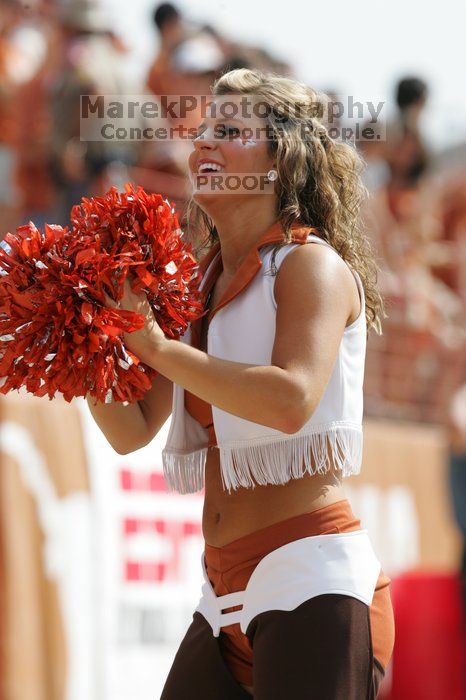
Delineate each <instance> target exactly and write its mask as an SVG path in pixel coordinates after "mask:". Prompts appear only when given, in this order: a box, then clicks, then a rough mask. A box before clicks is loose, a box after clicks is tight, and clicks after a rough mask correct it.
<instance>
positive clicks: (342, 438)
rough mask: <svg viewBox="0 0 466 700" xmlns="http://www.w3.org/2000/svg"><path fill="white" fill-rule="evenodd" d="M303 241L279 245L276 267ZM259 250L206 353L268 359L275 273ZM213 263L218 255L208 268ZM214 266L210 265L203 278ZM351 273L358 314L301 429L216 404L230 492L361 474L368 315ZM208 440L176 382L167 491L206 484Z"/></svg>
mask: <svg viewBox="0 0 466 700" xmlns="http://www.w3.org/2000/svg"><path fill="white" fill-rule="evenodd" d="M307 242H308V243H313V242H316V243H321V244H323V245H327V246H329V247H330V248H332V246H330V245H329V244H328V243H327V242H326V241H324V240H322V239H321V238H319V237H318V236H315V235H314V234H309V235H308V238H307ZM298 245H301V244H300V243H290V244H287V245H285V246H283V247H282V248H280V249H279V250H278V252H277V254H276V256H275V266H276V268H277V270H278V269H279V268H280V265H281V263H282V262H283V259H284V258H285V256H286V255H287V254H288V253H289V252H291V250H293V249H294V248H295V247H296V246H298ZM332 249H333V248H332ZM333 250H334V249H333ZM335 253H336V251H335ZM220 254H221V253H220V252H219V253H218V255H220ZM259 254H260V257H261V260H262V267H261V268H260V270H259V271H258V272H257V274H256V275H255V277H254V278H253V279H252V280H251V282H250V283H249V284H248V286H247V287H246V288H245V289H244V290H243V291H242V292H241V293H240V294H239V295H238V296H236V297H235V298H233V299H232V300H231V301H230V302H229V303H228V304H226V305H225V306H223V307H222V308H220V309H219V310H218V311H217V313H216V314H214V316H213V318H212V320H211V323H210V326H209V329H208V337H207V352H208V354H209V355H213V356H214V357H219V358H221V359H224V360H230V361H234V362H241V363H247V364H256V365H269V364H270V363H271V357H272V348H273V343H274V337H275V319H276V309H277V305H276V302H275V298H274V293H273V290H274V283H275V280H276V276H274V275H271V274H270V265H271V257H272V247H271V246H270V245H267V246H263V247H262V248H261V249H260V250H259ZM336 254H338V253H336ZM214 263H215V258H214V259H213V260H212V261H211V263H210V265H211V266H212V265H213V264H214ZM350 269H351V268H350ZM209 270H210V266H209V267H208V269H207V270H206V273H205V275H204V277H203V282H204V281H205V280H206V279H207V278H208V274H209ZM352 272H353V275H354V276H355V279H356V282H357V285H358V289H359V292H360V299H361V309H360V313H359V316H358V318H357V319H356V320H355V321H354V322H353V323H351V324H350V325H349V326H347V327H346V328H345V330H344V332H343V335H342V339H341V342H340V346H339V350H338V355H337V357H336V360H335V364H334V367H333V370H332V374H331V376H330V379H329V381H328V383H327V386H326V388H325V391H324V394H323V396H322V398H321V400H320V402H319V404H318V406H317V408H316V409H315V411H314V413H313V414H312V416H311V417H310V419H309V420H308V421H307V423H306V424H305V425H304V426H303V427H302V428H301V429H300V430H299V431H298V432H296V433H292V434H289V433H283V432H281V431H279V430H275V429H274V428H269V427H267V426H265V425H261V424H259V423H254V422H252V421H248V420H244V419H243V418H239V417H238V416H235V415H233V414H231V413H228V412H226V411H223V410H222V409H220V408H218V407H217V406H214V405H213V406H212V414H213V422H214V429H215V434H216V437H217V446H218V449H219V450H220V468H221V475H222V483H223V486H224V488H225V489H227V490H228V491H229V492H230V491H231V489H236V488H238V487H239V486H243V487H252V488H254V486H255V484H256V483H257V484H284V483H286V482H288V481H289V480H290V479H292V478H299V477H301V476H303V475H304V474H305V473H306V472H309V473H311V474H314V473H316V472H318V473H324V472H326V471H328V470H329V469H335V470H338V471H339V472H340V476H343V477H346V476H350V475H352V474H358V473H359V472H360V469H361V460H362V437H363V436H362V417H363V382H364V367H365V355H366V315H365V296H364V288H363V285H362V282H361V280H360V278H359V275H358V273H357V272H356V271H354V270H352ZM201 289H202V283H201ZM190 340H191V328H190V326H189V327H188V329H187V331H186V333H185V335H184V336H183V337H182V338H181V342H185V343H188V344H190ZM207 445H208V432H207V430H205V429H204V428H203V427H202V426H201V425H200V424H199V423H198V421H196V420H195V419H194V418H193V417H192V416H191V415H190V414H189V413H188V412H187V411H186V409H185V407H184V389H183V387H181V386H179V385H176V384H174V387H173V411H172V420H171V425H170V430H169V433H168V437H167V442H166V445H165V448H164V450H163V451H162V462H163V469H164V475H165V479H166V481H167V485H168V488H169V489H170V490H176V491H178V492H180V493H192V492H194V491H199V490H200V489H202V488H203V485H204V467H205V460H206V456H207V449H208V448H207Z"/></svg>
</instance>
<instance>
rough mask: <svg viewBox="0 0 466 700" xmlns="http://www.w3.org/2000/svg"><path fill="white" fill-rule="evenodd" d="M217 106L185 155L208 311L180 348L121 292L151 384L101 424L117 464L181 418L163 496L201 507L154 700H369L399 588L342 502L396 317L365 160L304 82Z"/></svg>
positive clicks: (254, 86)
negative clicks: (376, 350)
mask: <svg viewBox="0 0 466 700" xmlns="http://www.w3.org/2000/svg"><path fill="white" fill-rule="evenodd" d="M212 99H213V102H212V104H211V107H210V109H209V112H208V114H207V115H206V117H205V119H204V120H203V122H202V124H201V125H200V127H199V129H198V133H197V135H196V136H195V138H194V139H193V149H192V153H191V154H190V156H189V167H190V172H191V173H192V177H193V181H194V182H196V183H197V186H196V187H195V188H194V191H193V196H192V200H191V202H190V207H189V212H188V213H189V217H188V220H189V223H190V226H192V227H194V226H199V224H204V225H205V227H206V231H207V235H208V244H209V246H208V250H207V252H206V253H205V255H204V256H203V257H202V259H201V260H200V265H201V268H202V270H203V272H204V276H203V280H202V291H203V293H204V297H203V298H204V299H205V312H204V314H203V315H202V317H201V318H199V319H198V320H197V321H195V322H194V323H192V324H191V325H190V327H189V328H188V330H187V332H186V333H185V335H184V336H183V337H182V338H181V342H179V341H176V340H171V339H168V338H166V337H165V336H164V334H163V333H162V331H161V329H160V327H159V326H158V325H157V323H156V321H155V319H154V316H153V314H152V311H151V309H150V307H149V305H148V303H147V300H146V298H145V297H144V295H136V294H134V293H132V291H131V290H130V287H129V284H128V283H127V284H126V292H125V296H124V297H123V300H122V303H121V308H126V309H131V310H135V311H138V312H139V313H144V314H145V315H146V317H147V322H146V325H145V328H144V329H142V330H141V331H138V332H135V333H131V334H127V337H126V341H127V344H128V346H129V347H130V349H131V350H132V351H133V352H134V353H136V354H137V355H139V357H140V358H141V359H142V361H143V362H146V363H147V364H148V365H150V366H152V367H153V368H154V369H156V370H157V372H158V373H159V374H158V376H157V377H156V379H155V381H154V384H153V387H152V389H150V390H149V391H148V392H147V394H146V395H145V398H144V400H143V401H140V402H139V404H138V405H132V406H128V407H122V406H103V405H100V406H97V407H92V406H91V410H92V412H93V413H94V417H95V418H96V420H97V421H98V423H99V425H100V426H101V428H102V430H103V431H104V433H105V434H106V435H107V437H108V438H109V440H111V441H112V444H113V445H114V446H115V448H116V449H118V451H119V452H121V453H128V452H131V451H133V450H135V449H138V448H139V447H142V446H143V445H146V444H148V443H149V442H150V441H151V440H152V439H153V437H154V436H155V435H156V434H157V432H158V431H159V430H160V428H161V427H162V425H163V424H164V423H165V421H166V420H167V418H168V417H169V415H170V413H172V418H171V424H170V430H169V434H168V437H167V442H166V445H165V448H164V450H163V455H162V456H163V467H164V474H165V478H166V481H167V484H168V487H169V488H170V489H171V490H176V491H177V492H179V493H194V492H197V491H200V490H202V489H204V508H203V518H202V527H203V536H204V539H205V546H204V548H203V552H202V556H201V562H200V566H201V570H202V575H203V580H204V583H203V586H202V590H201V592H200V600H199V604H198V605H197V607H196V609H195V610H194V611H193V617H192V621H191V623H190V625H189V627H188V629H187V632H186V634H185V636H184V638H183V640H182V642H181V644H180V647H179V649H178V651H177V653H176V656H175V658H174V661H173V664H172V667H171V669H170V672H169V674H168V677H167V679H166V682H165V686H164V689H163V692H162V696H161V698H162V700H198V699H199V700H207V699H210V698H212V700H214V699H215V700H217V699H219V698H222V700H223V699H226V698H232V699H233V698H238V699H239V698H249V697H251V696H254V698H256V699H257V700H275V699H276V700H278V699H280V700H284V699H285V698H293V700H301V699H302V700H304V699H306V700H308V699H309V698H315V699H316V700H363V699H364V700H373V699H374V698H376V696H377V692H378V688H379V686H380V683H381V681H382V679H383V676H384V674H385V671H386V669H387V665H388V663H389V661H390V658H391V655H392V651H393V644H394V618H393V609H392V604H391V598H390V578H388V576H386V575H385V574H384V572H383V570H382V567H381V563H380V562H379V560H378V558H377V556H376V554H375V552H374V549H373V547H372V544H371V541H370V539H369V536H368V532H367V530H366V529H365V528H362V527H361V521H360V520H359V519H358V518H357V517H356V515H355V514H354V513H353V511H352V507H351V504H350V503H349V501H348V499H347V497H346V494H345V490H344V485H343V479H344V478H345V477H348V476H350V475H354V474H358V473H359V472H360V469H361V460H362V417H363V378H364V363H365V352H366V341H367V334H368V326H372V327H373V328H374V329H375V330H376V332H378V333H381V318H382V317H383V315H384V304H383V299H382V297H381V296H380V294H379V292H378V291H377V288H376V284H375V279H376V264H375V261H374V256H373V253H372V250H371V245H370V242H369V240H368V238H367V237H366V235H365V233H364V231H363V227H362V223H361V219H360V207H361V203H362V201H363V199H364V196H365V194H366V190H365V188H364V186H363V185H362V182H361V177H360V176H361V170H362V160H361V158H360V157H359V156H358V154H357V152H356V151H355V149H354V147H353V146H351V145H349V144H347V143H344V142H341V141H337V140H334V139H332V138H330V137H329V134H328V131H327V129H326V127H325V125H324V121H323V118H322V109H323V108H325V96H323V95H321V94H317V93H316V92H315V91H314V90H312V89H311V88H309V87H307V86H305V85H303V84H302V83H300V82H297V81H294V80H291V79H289V78H284V77H280V76H278V75H275V74H265V73H262V72H260V71H257V70H249V69H237V70H233V71H230V72H228V73H226V74H224V75H222V76H221V77H220V78H219V79H218V80H217V81H216V82H215V84H214V86H213V96H212ZM226 114H228V115H229V116H228V118H226V117H225V115H226ZM319 114H320V116H319ZM232 115H233V116H232ZM232 174H235V175H237V176H246V175H249V176H251V177H252V179H250V180H248V183H250V182H253V181H254V182H256V183H259V184H257V186H256V187H255V188H251V187H249V186H248V185H247V183H246V180H245V181H244V183H243V185H244V186H243V187H241V186H240V187H238V181H240V183H241V177H239V178H238V177H236V178H228V176H229V175H232ZM259 176H262V177H259ZM254 178H255V180H254ZM228 181H230V182H234V183H235V185H234V187H232V188H231V189H228V186H226V185H225V183H227V182H228ZM222 183H223V184H222ZM219 184H220V186H219ZM311 244H314V245H311Z"/></svg>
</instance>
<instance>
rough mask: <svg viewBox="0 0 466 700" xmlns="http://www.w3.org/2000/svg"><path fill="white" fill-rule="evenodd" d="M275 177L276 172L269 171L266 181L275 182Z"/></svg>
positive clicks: (276, 175)
mask: <svg viewBox="0 0 466 700" xmlns="http://www.w3.org/2000/svg"><path fill="white" fill-rule="evenodd" d="M277 177H278V173H277V171H276V170H269V172H268V173H267V179H268V180H270V181H271V182H273V181H274V180H276V179H277Z"/></svg>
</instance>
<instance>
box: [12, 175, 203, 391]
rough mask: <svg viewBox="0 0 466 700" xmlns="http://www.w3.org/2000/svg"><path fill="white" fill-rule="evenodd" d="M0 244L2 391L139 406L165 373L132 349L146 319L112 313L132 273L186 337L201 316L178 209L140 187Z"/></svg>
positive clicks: (170, 332) (162, 317)
mask: <svg viewBox="0 0 466 700" xmlns="http://www.w3.org/2000/svg"><path fill="white" fill-rule="evenodd" d="M5 244H6V245H3V246H1V247H0V377H1V379H0V392H1V393H3V394H6V393H7V392H8V391H11V390H13V389H19V388H20V387H25V388H26V390H27V391H28V392H30V393H32V394H34V395H35V396H45V395H48V397H49V399H52V398H53V397H54V395H55V393H56V392H57V391H58V392H60V393H62V394H63V397H64V398H65V399H66V401H68V402H69V401H71V399H72V398H74V397H75V396H86V395H87V394H90V395H91V396H93V397H95V398H96V399H97V400H98V401H102V402H106V403H110V402H111V401H121V402H125V403H135V402H136V401H138V400H140V399H141V398H142V397H143V395H144V393H145V392H146V391H147V390H148V389H150V387H151V386H152V381H153V379H154V378H155V376H156V374H157V372H156V371H155V370H154V369H153V368H151V367H149V366H148V365H145V364H144V363H143V362H141V361H140V360H139V358H138V357H137V356H136V355H135V354H134V353H132V352H131V351H130V350H129V349H126V348H125V345H124V341H123V334H124V333H125V332H126V333H131V332H133V331H137V330H140V329H141V328H143V327H144V323H145V319H144V317H143V316H142V315H141V314H137V313H135V312H132V311H125V310H120V309H118V308H115V309H110V308H108V307H107V306H106V304H105V296H104V292H106V293H107V294H108V295H109V297H111V298H112V299H114V300H115V301H118V300H120V299H121V298H122V296H123V288H124V281H125V279H126V277H127V276H128V275H130V278H129V279H131V280H132V284H131V286H132V289H133V291H134V292H135V293H139V292H142V291H144V292H146V294H147V298H148V301H149V303H150V305H151V308H152V309H153V311H154V315H155V318H156V320H157V323H158V324H159V325H160V327H161V329H162V330H163V332H164V334H165V335H166V336H167V337H169V338H174V339H179V337H180V336H181V335H183V334H184V332H185V331H186V328H187V326H188V324H189V323H190V322H191V321H192V320H194V319H195V318H198V316H199V315H200V314H201V313H202V294H201V292H199V289H198V287H199V282H200V276H201V273H200V271H199V268H198V265H197V262H196V259H195V258H194V256H193V254H192V249H191V247H190V245H189V244H188V243H187V242H186V241H184V240H183V232H182V231H181V229H180V227H179V224H178V217H177V214H176V213H175V210H174V209H173V208H172V207H171V205H170V203H169V202H168V201H167V200H165V199H163V197H162V196H161V195H159V194H149V193H146V192H145V191H144V190H143V188H142V187H138V188H137V189H135V188H134V187H133V185H131V184H127V185H125V192H123V193H120V192H118V190H117V189H116V188H115V187H112V188H111V189H110V190H109V191H108V192H107V193H106V194H105V195H104V196H103V197H94V198H85V197H84V198H83V199H82V200H81V203H80V204H78V205H75V206H74V207H73V208H72V210H71V221H70V226H66V227H64V228H63V227H61V226H57V225H48V224H46V225H45V230H44V232H43V233H42V232H40V231H39V230H38V229H37V228H36V226H35V225H34V224H33V223H32V222H29V223H28V224H26V225H24V226H20V227H19V228H17V230H16V233H14V234H13V233H7V234H6V236H5Z"/></svg>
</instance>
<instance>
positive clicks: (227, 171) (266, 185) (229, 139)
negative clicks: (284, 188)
mask: <svg viewBox="0 0 466 700" xmlns="http://www.w3.org/2000/svg"><path fill="white" fill-rule="evenodd" d="M255 105H256V102H254V101H253V97H252V96H249V95H222V96H218V97H214V98H213V102H212V104H211V106H210V108H209V110H208V112H207V114H206V116H205V118H204V120H203V122H202V123H201V124H200V125H199V127H198V131H197V136H196V137H195V138H194V139H193V150H192V152H191V154H190V155H189V158H188V165H189V171H190V174H191V176H192V180H193V186H194V191H193V199H194V200H195V201H196V203H197V204H199V206H200V207H201V208H202V209H204V210H205V211H206V213H208V214H213V213H214V212H218V211H219V210H220V209H221V211H225V209H226V210H228V211H231V209H232V208H236V207H238V206H239V205H240V203H241V201H244V198H248V199H247V201H248V202H250V203H251V201H252V200H251V199H250V198H251V197H253V198H254V199H256V198H257V197H258V196H261V195H264V194H269V196H270V195H274V187H273V182H269V181H268V180H267V178H266V175H267V173H268V171H269V170H270V169H271V168H273V167H274V159H273V157H271V156H270V155H269V150H268V145H269V140H270V137H271V134H270V133H269V132H268V131H267V129H268V127H267V123H268V122H267V120H266V119H265V118H264V117H262V116H261V112H258V108H257V107H255ZM226 115H228V116H226ZM202 161H206V165H204V166H202ZM209 162H210V163H211V165H212V167H213V168H215V170H211V171H209V170H204V168H206V167H207V168H208V167H209V166H208V163H209ZM212 162H213V163H212ZM256 201H257V199H256Z"/></svg>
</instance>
